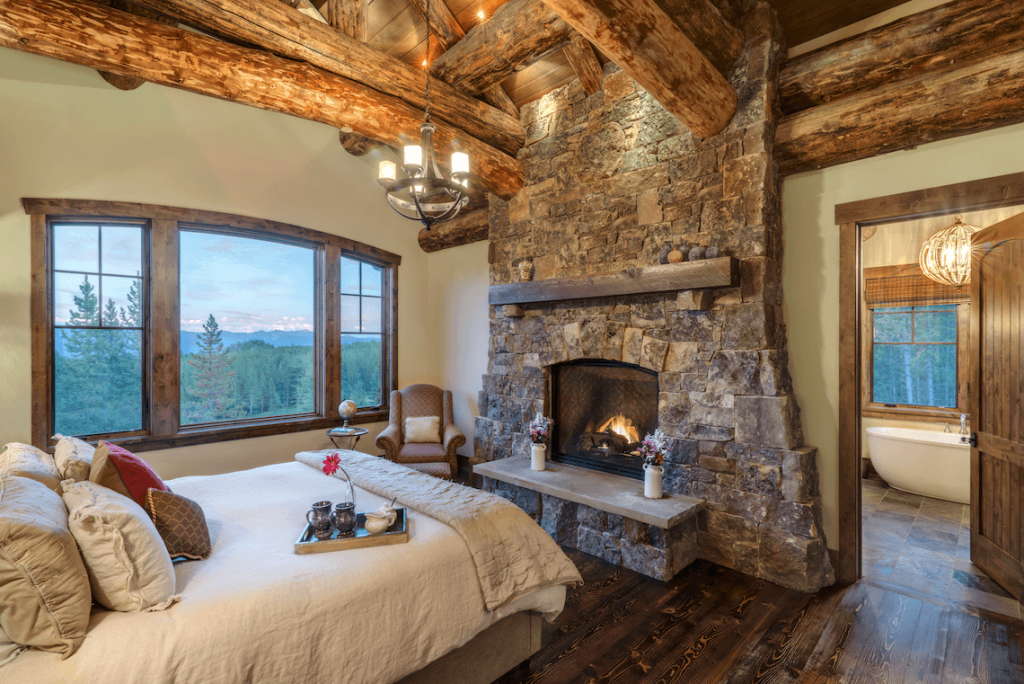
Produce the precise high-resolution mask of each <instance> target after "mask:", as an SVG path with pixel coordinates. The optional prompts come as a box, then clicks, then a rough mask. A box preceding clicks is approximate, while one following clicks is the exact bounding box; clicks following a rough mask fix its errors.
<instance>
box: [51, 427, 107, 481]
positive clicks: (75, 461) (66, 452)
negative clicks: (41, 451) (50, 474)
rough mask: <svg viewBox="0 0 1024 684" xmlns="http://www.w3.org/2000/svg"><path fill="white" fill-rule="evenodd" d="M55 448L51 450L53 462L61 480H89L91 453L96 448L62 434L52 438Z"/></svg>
mask: <svg viewBox="0 0 1024 684" xmlns="http://www.w3.org/2000/svg"><path fill="white" fill-rule="evenodd" d="M53 438H54V439H55V440H57V446H56V448H55V449H54V450H53V460H54V462H55V463H56V464H57V470H58V471H60V477H61V479H62V480H74V481H75V482H85V481H86V480H88V479H89V471H90V470H91V468H92V457H93V452H95V451H96V448H95V447H93V446H92V445H91V444H89V443H88V442H85V441H82V440H80V439H78V438H77V437H65V436H64V435H62V434H59V433H58V434H56V435H54V436H53Z"/></svg>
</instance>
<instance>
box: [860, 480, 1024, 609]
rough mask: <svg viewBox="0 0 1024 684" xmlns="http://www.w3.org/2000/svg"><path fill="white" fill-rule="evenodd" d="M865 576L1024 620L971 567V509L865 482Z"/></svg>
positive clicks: (1007, 597) (1000, 591)
mask: <svg viewBox="0 0 1024 684" xmlns="http://www.w3.org/2000/svg"><path fill="white" fill-rule="evenodd" d="M861 482H862V489H861V499H862V502H863V506H862V509H861V515H862V516H863V554H862V555H863V572H864V576H865V577H874V578H876V579H879V580H883V581H885V582H888V583H890V584H894V585H897V586H901V587H905V588H908V589H912V590H914V591H918V592H922V593H925V594H929V595H931V596H934V597H936V598H939V599H944V600H947V601H950V602H952V603H959V604H964V605H968V606H974V607H976V608H984V609H986V610H990V611H992V612H994V613H999V614H1001V615H1008V616H1010V617H1015V618H1021V617H1024V612H1022V606H1021V604H1020V603H1018V602H1017V601H1016V600H1015V599H1014V598H1013V597H1012V596H1010V594H1008V593H1007V592H1006V591H1005V590H1004V589H1003V588H1002V587H1000V586H999V585H998V584H996V583H995V582H993V581H992V580H991V579H989V578H988V576H987V575H985V573H983V572H982V571H981V570H980V569H979V568H978V567H977V566H976V565H974V564H973V563H971V560H970V557H971V551H970V544H971V531H970V530H971V520H970V508H971V507H970V506H965V505H963V504H958V503H954V502H951V501H943V500H941V499H930V498H928V497H925V496H918V495H917V494H909V493H907V492H902V491H900V490H898V489H892V488H890V487H889V486H888V485H887V484H886V483H885V482H884V481H883V480H882V479H881V478H880V477H879V476H878V474H877V473H875V472H874V471H872V472H870V473H869V474H868V476H867V477H866V478H865V479H863V480H862V481H861Z"/></svg>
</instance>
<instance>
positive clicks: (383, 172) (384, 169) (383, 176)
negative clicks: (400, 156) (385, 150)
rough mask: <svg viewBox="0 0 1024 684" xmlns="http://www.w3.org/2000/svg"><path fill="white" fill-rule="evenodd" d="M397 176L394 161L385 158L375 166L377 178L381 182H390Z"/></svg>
mask: <svg viewBox="0 0 1024 684" xmlns="http://www.w3.org/2000/svg"><path fill="white" fill-rule="evenodd" d="M396 178H398V167H397V166H396V165H395V162H393V161H390V160H388V159H385V160H384V161H382V162H381V163H380V165H378V167H377V180H378V181H380V182H381V183H390V182H391V181H393V180H395V179H396Z"/></svg>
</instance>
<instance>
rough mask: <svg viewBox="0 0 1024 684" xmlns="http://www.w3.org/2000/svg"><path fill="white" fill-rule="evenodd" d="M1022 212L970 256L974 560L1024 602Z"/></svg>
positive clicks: (980, 238) (989, 233)
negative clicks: (1023, 509)
mask: <svg viewBox="0 0 1024 684" xmlns="http://www.w3.org/2000/svg"><path fill="white" fill-rule="evenodd" d="M1022 295H1024V214H1018V215H1017V216H1014V217H1013V218H1010V219H1007V220H1006V221H1002V222H1000V223H997V224H995V225H994V226H991V227H989V228H986V229H984V230H982V231H979V232H978V233H976V234H975V236H974V241H973V250H972V259H971V426H972V429H973V431H974V434H972V443H973V448H972V449H971V560H972V561H973V562H974V564H975V565H977V566H978V567H979V568H981V569H982V570H984V571H985V572H986V573H987V574H988V575H989V576H990V577H991V578H992V579H994V580H995V581H996V582H998V583H999V584H1000V585H1001V586H1002V587H1003V588H1004V589H1006V590H1007V591H1008V592H1010V593H1011V594H1013V595H1014V596H1015V597H1017V599H1018V600H1020V599H1024V511H1022V508H1024V412H1022V407H1021V399H1022V395H1024V369H1022V367H1021V366H1022V362H1024V358H1022V357H1024V350H1022V344H1024V336H1022V335H1021V320H1022V316H1021V314H1022V313H1024V312H1022V309H1024V297H1022Z"/></svg>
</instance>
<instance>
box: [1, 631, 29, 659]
mask: <svg viewBox="0 0 1024 684" xmlns="http://www.w3.org/2000/svg"><path fill="white" fill-rule="evenodd" d="M27 648H28V647H27V646H22V645H21V644H16V643H14V642H13V641H11V637H9V636H7V634H5V633H4V630H2V629H0V667H3V666H4V665H6V664H7V663H9V662H11V661H12V660H14V659H15V658H17V657H18V656H20V655H21V654H22V653H24V652H25V650H26V649H27Z"/></svg>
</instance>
